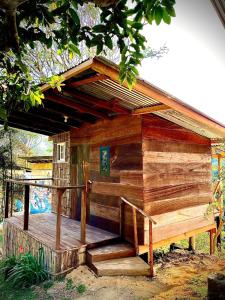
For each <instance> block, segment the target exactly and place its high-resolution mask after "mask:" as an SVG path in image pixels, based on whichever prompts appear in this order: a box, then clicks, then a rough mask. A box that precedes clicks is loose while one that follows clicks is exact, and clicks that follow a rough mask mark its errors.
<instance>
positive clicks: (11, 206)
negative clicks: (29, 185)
mask: <svg viewBox="0 0 225 300" xmlns="http://www.w3.org/2000/svg"><path fill="white" fill-rule="evenodd" d="M13 196H14V193H13V184H12V183H11V184H10V216H11V217H12V216H13V204H14V203H13Z"/></svg>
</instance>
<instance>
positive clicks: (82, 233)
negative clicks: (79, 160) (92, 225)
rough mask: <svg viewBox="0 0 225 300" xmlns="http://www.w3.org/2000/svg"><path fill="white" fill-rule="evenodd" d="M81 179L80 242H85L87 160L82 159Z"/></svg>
mask: <svg viewBox="0 0 225 300" xmlns="http://www.w3.org/2000/svg"><path fill="white" fill-rule="evenodd" d="M82 168H83V180H84V188H83V189H82V194H81V224H80V226H81V228H80V240H81V242H82V243H84V244H85V243H86V223H87V197H88V190H89V185H88V168H89V164H88V162H84V161H83V165H82Z"/></svg>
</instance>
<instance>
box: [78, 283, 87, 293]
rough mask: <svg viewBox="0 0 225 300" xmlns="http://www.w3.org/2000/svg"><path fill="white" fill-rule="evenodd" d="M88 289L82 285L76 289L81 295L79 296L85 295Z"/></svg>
mask: <svg viewBox="0 0 225 300" xmlns="http://www.w3.org/2000/svg"><path fill="white" fill-rule="evenodd" d="M86 290H87V288H86V286H85V285H84V284H83V283H81V284H79V285H78V286H77V287H76V291H77V292H78V293H79V294H83V293H84V292H86Z"/></svg>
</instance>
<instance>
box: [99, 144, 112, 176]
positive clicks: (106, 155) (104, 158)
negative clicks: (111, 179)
mask: <svg viewBox="0 0 225 300" xmlns="http://www.w3.org/2000/svg"><path fill="white" fill-rule="evenodd" d="M100 174H101V175H102V176H110V147H109V146H100Z"/></svg>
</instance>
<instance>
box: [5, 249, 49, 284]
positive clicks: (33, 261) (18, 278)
mask: <svg viewBox="0 0 225 300" xmlns="http://www.w3.org/2000/svg"><path fill="white" fill-rule="evenodd" d="M48 278H49V275H48V272H47V271H46V270H45V269H44V265H43V257H42V254H40V253H39V256H38V258H36V257H35V256H33V255H32V254H31V253H26V254H24V255H21V256H20V257H19V258H18V260H17V261H16V263H15V265H14V266H13V267H12V268H11V269H10V270H9V271H8V273H7V278H6V281H7V282H9V283H11V284H12V286H14V287H29V286H32V285H34V284H39V283H41V282H43V281H45V280H47V279H48Z"/></svg>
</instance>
